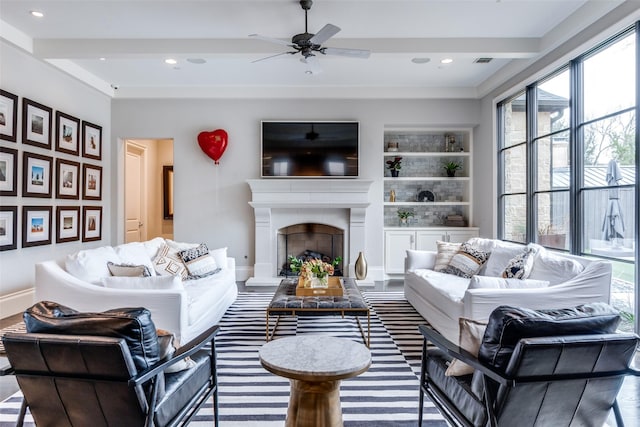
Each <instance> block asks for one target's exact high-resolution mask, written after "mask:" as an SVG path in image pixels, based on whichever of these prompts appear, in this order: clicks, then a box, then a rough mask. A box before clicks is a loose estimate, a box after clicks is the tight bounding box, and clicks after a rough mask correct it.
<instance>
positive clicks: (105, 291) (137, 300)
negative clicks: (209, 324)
mask: <svg viewBox="0 0 640 427" xmlns="http://www.w3.org/2000/svg"><path fill="white" fill-rule="evenodd" d="M35 297H36V301H55V302H57V303H60V304H63V305H66V306H68V307H70V308H73V309H74V310H78V311H89V312H91V311H94V312H95V311H105V310H110V309H113V308H118V307H145V308H147V309H149V311H151V313H152V320H153V323H155V325H156V327H158V328H160V329H166V330H168V331H171V332H173V333H175V334H176V335H177V336H180V335H181V334H182V333H183V331H186V329H187V327H188V305H187V304H188V299H187V294H186V292H185V291H184V290H175V289H156V290H148V289H109V288H103V287H101V286H97V285H93V284H91V283H88V282H85V281H83V280H80V279H78V278H77V277H74V276H73V275H71V274H69V273H68V272H67V271H65V270H64V268H62V266H60V265H59V264H58V263H57V262H55V261H45V262H41V263H38V264H36V275H35Z"/></svg>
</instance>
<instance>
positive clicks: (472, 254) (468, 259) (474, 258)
mask: <svg viewBox="0 0 640 427" xmlns="http://www.w3.org/2000/svg"><path fill="white" fill-rule="evenodd" d="M487 259H489V253H487V252H484V251H482V250H480V249H477V248H475V247H473V246H471V245H470V244H469V243H463V244H462V245H461V246H460V250H459V251H458V253H456V254H455V255H454V256H453V258H451V262H449V265H448V266H447V267H446V268H445V269H444V270H442V272H443V273H447V274H454V275H456V276H460V277H466V278H468V279H470V278H471V276H473V275H474V274H476V273H477V272H478V271H480V268H481V267H482V265H483V264H484V263H485V262H487Z"/></svg>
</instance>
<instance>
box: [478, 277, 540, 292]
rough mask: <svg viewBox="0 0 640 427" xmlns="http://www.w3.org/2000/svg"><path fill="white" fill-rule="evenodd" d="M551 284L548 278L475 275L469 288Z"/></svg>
mask: <svg viewBox="0 0 640 427" xmlns="http://www.w3.org/2000/svg"><path fill="white" fill-rule="evenodd" d="M548 286H549V282H548V281H547V280H533V279H525V280H521V279H504V278H502V277H489V276H473V277H472V278H471V281H470V282H469V288H468V289H536V288H546V287H548Z"/></svg>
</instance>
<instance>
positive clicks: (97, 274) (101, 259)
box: [65, 246, 122, 283]
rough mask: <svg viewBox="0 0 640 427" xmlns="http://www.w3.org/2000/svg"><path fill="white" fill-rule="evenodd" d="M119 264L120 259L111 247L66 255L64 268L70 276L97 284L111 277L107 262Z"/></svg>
mask: <svg viewBox="0 0 640 427" xmlns="http://www.w3.org/2000/svg"><path fill="white" fill-rule="evenodd" d="M109 261H111V262H115V263H120V262H122V261H121V260H120V257H118V254H116V251H115V250H114V249H113V248H112V247H111V246H102V247H99V248H95V249H87V250H82V251H79V252H77V253H75V254H72V255H68V256H67V260H66V263H65V267H66V269H67V271H68V272H69V273H71V275H72V276H74V277H77V278H78V279H81V280H84V281H85V282H91V283H99V282H100V279H101V278H103V277H109V276H111V273H109V268H107V262H109Z"/></svg>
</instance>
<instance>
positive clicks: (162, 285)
mask: <svg viewBox="0 0 640 427" xmlns="http://www.w3.org/2000/svg"><path fill="white" fill-rule="evenodd" d="M100 284H101V285H102V286H104V287H105V288H110V289H174V290H181V289H184V285H183V284H182V280H180V278H179V277H176V276H151V277H103V278H102V279H101V280H100Z"/></svg>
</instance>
